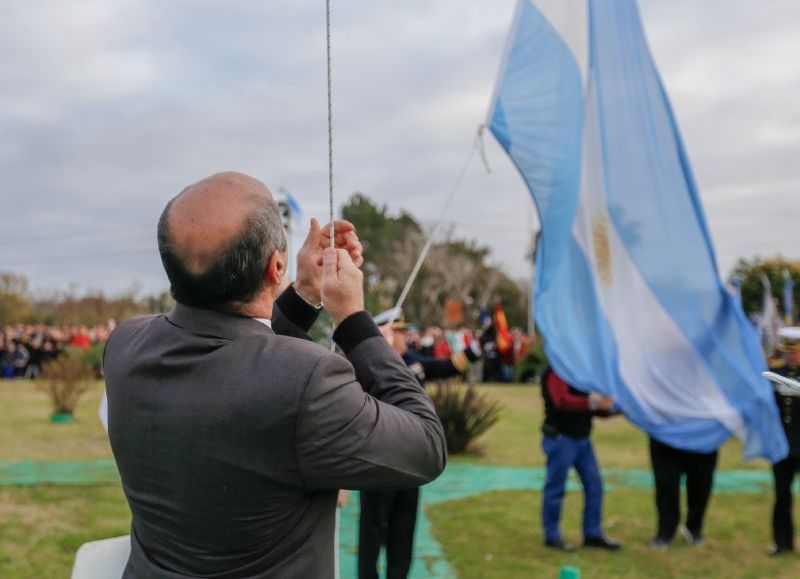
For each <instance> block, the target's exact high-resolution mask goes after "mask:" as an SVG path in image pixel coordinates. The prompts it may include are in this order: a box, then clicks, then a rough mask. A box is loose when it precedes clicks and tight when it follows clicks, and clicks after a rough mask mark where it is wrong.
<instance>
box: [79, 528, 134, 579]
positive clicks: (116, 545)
mask: <svg viewBox="0 0 800 579" xmlns="http://www.w3.org/2000/svg"><path fill="white" fill-rule="evenodd" d="M130 554H131V537H130V535H125V536H124V537H114V538H113V539H103V540H101V541H92V542H91V543H84V544H83V545H81V548H80V549H78V552H77V553H76V554H75V565H74V566H73V567H72V579H120V577H122V572H123V571H125V565H126V564H127V562H128V557H129V556H130Z"/></svg>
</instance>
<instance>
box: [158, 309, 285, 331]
mask: <svg viewBox="0 0 800 579" xmlns="http://www.w3.org/2000/svg"><path fill="white" fill-rule="evenodd" d="M167 319H168V320H169V321H170V322H172V323H173V324H175V325H176V326H179V327H181V328H184V329H186V330H189V331H190V332H192V333H195V334H200V335H204V336H215V337H217V338H228V339H230V340H233V339H235V338H243V337H245V336H264V335H266V334H274V332H273V331H272V328H270V327H268V326H266V325H265V324H262V323H261V322H258V321H256V320H254V319H253V318H248V317H245V316H239V315H236V314H225V313H222V312H217V311H215V310H206V309H201V308H193V307H190V306H186V305H183V304H181V303H176V304H175V308H174V309H173V310H172V311H171V312H170V313H169V314H167Z"/></svg>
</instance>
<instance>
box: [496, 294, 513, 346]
mask: <svg viewBox="0 0 800 579" xmlns="http://www.w3.org/2000/svg"><path fill="white" fill-rule="evenodd" d="M494 327H495V330H496V331H497V337H496V342H497V351H498V352H500V355H501V356H504V355H505V354H507V353H508V352H510V351H511V348H513V347H514V342H513V340H512V339H511V334H510V333H509V332H508V322H507V321H506V312H505V310H504V309H503V304H502V303H500V302H497V303H496V304H495V306H494Z"/></svg>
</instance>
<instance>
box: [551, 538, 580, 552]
mask: <svg viewBox="0 0 800 579" xmlns="http://www.w3.org/2000/svg"><path fill="white" fill-rule="evenodd" d="M544 546H545V547H547V548H548V549H555V550H557V551H564V552H565V553H572V552H573V551H574V550H575V546H574V545H573V544H572V543H567V542H566V541H564V540H562V539H559V540H558V541H545V542H544Z"/></svg>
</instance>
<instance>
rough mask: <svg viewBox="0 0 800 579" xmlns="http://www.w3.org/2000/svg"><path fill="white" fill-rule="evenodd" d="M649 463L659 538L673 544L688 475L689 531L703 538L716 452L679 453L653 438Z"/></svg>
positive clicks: (687, 526) (715, 463) (687, 519)
mask: <svg viewBox="0 0 800 579" xmlns="http://www.w3.org/2000/svg"><path fill="white" fill-rule="evenodd" d="M650 461H651V463H652V465H653V475H654V476H655V479H656V510H657V511H658V532H657V535H658V537H659V538H661V539H663V540H665V541H671V540H672V539H673V537H674V536H675V531H676V530H677V529H678V523H680V520H681V476H682V475H686V504H687V507H688V513H687V515H686V528H687V529H689V531H691V533H692V534H693V535H695V536H702V534H703V533H702V532H703V518H704V517H705V514H706V507H707V506H708V500H709V498H711V488H712V487H713V485H714V470H715V469H716V467H717V452H716V451H715V452H711V453H709V454H700V453H697V452H688V451H685V450H678V449H677V448H672V447H671V446H667V445H666V444H663V443H661V442H658V441H657V440H654V439H652V438H651V439H650Z"/></svg>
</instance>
